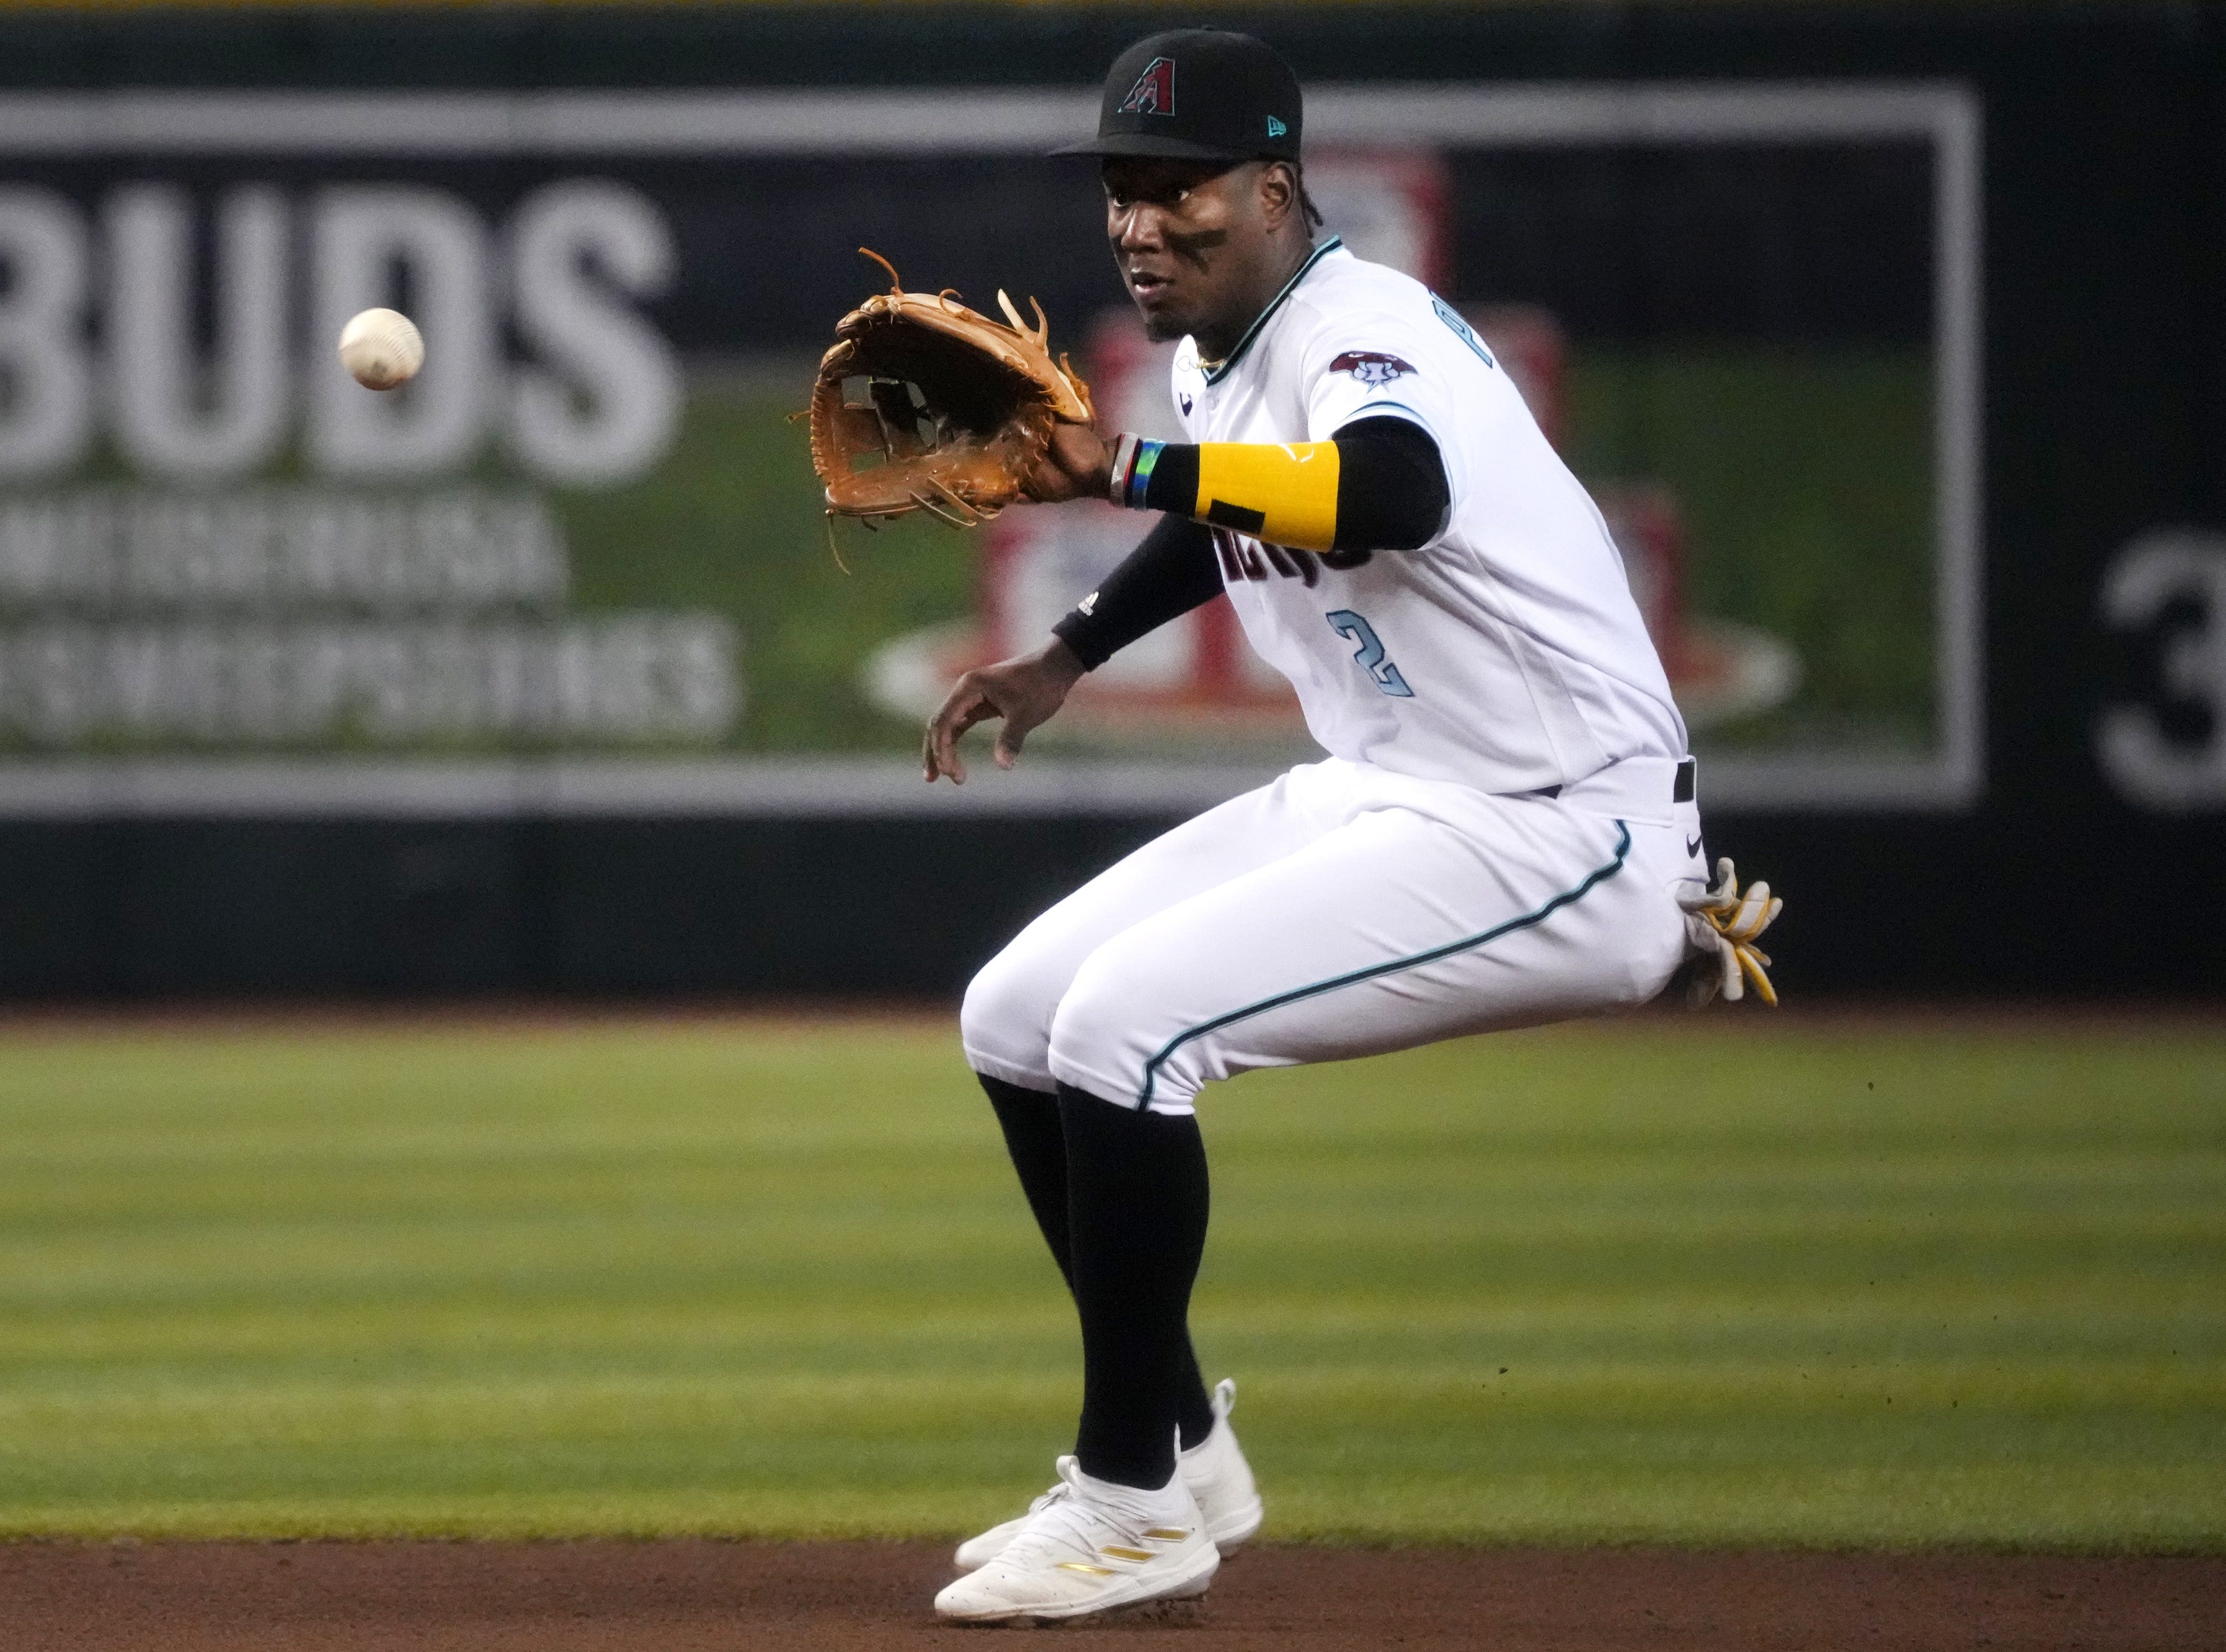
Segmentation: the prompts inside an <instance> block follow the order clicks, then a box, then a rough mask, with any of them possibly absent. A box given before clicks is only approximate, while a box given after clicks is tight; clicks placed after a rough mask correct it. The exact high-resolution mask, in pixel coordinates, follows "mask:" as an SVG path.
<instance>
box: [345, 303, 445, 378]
mask: <svg viewBox="0 0 2226 1652" xmlns="http://www.w3.org/2000/svg"><path fill="white" fill-rule="evenodd" d="M340 365H341V366H343V367H345V368H347V370H348V373H349V376H350V377H352V378H353V379H354V380H355V382H356V383H357V384H361V385H362V386H364V388H365V389H366V390H392V389H393V388H394V387H395V386H396V385H397V384H403V383H404V382H405V381H407V380H408V379H409V378H411V377H412V376H413V375H414V374H415V373H416V372H417V370H418V369H419V368H420V367H422V366H423V365H425V340H424V339H423V336H422V335H421V334H419V333H418V331H417V323H416V322H414V321H411V320H410V318H409V317H408V316H406V315H404V314H403V313H402V312H401V311H400V310H391V309H367V310H366V311H364V312H363V313H362V314H361V315H358V316H357V317H355V319H354V320H353V321H350V322H349V323H348V324H347V326H346V327H342V328H341V329H340Z"/></svg>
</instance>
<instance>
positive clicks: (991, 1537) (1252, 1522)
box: [952, 1376, 1262, 1572]
mask: <svg viewBox="0 0 2226 1652" xmlns="http://www.w3.org/2000/svg"><path fill="white" fill-rule="evenodd" d="M1236 1408H1237V1384H1236V1383H1234V1382H1231V1381H1230V1380H1229V1379H1228V1378H1227V1377H1225V1376H1224V1377H1223V1378H1222V1379H1221V1381H1220V1382H1217V1383H1215V1384H1214V1385H1213V1432H1212V1433H1209V1434H1208V1435H1206V1437H1205V1439H1202V1440H1200V1441H1199V1443H1198V1444H1197V1445H1193V1446H1192V1447H1191V1448H1190V1449H1189V1450H1188V1451H1186V1452H1179V1453H1178V1454H1177V1456H1176V1458H1175V1463H1176V1467H1177V1469H1178V1471H1179V1472H1180V1477H1181V1478H1182V1481H1183V1484H1186V1485H1187V1486H1188V1487H1190V1491H1191V1496H1193V1497H1195V1498H1196V1499H1197V1500H1198V1508H1199V1513H1200V1514H1201V1515H1205V1531H1206V1535H1207V1536H1209V1537H1211V1538H1212V1539H1213V1542H1214V1547H1216V1548H1218V1549H1219V1550H1220V1551H1221V1558H1222V1559H1223V1560H1227V1559H1228V1558H1229V1557H1230V1556H1231V1555H1232V1554H1236V1553H1237V1550H1238V1549H1240V1548H1242V1547H1244V1543H1245V1540H1246V1539H1248V1538H1250V1537H1251V1536H1252V1535H1253V1534H1255V1533H1256V1532H1257V1531H1258V1530H1259V1529H1260V1518H1261V1509H1262V1505H1261V1503H1260V1489H1259V1487H1258V1486H1257V1485H1256V1484H1254V1482H1253V1479H1252V1465H1250V1464H1249V1463H1247V1462H1246V1461H1245V1460H1244V1452H1243V1447H1241V1446H1239V1445H1237V1431H1236V1430H1235V1429H1233V1428H1231V1426H1229V1414H1230V1413H1231V1412H1232V1411H1234V1410H1235V1409H1236ZM1072 1461H1073V1459H1072V1458H1065V1457H1062V1458H1059V1473H1060V1475H1061V1478H1060V1480H1059V1484H1057V1485H1055V1486H1053V1487H1052V1489H1051V1490H1048V1491H1046V1492H1045V1493H1044V1494H1043V1496H1040V1497H1038V1498H1037V1499H1036V1500H1035V1501H1034V1502H1033V1503H1030V1504H1029V1505H1028V1512H1027V1514H1025V1515H1020V1516H1019V1517H1017V1518H1016V1519H1013V1520H1008V1521H1007V1522H1005V1523H1004V1524H1003V1525H1002V1526H992V1527H991V1528H989V1530H988V1531H986V1532H983V1533H982V1534H980V1535H979V1536H978V1537H970V1538H968V1539H967V1540H966V1541H964V1542H963V1543H961V1544H960V1545H959V1546H958V1553H957V1554H956V1555H955V1556H953V1557H952V1558H953V1560H955V1562H956V1563H957V1567H958V1569H959V1570H960V1571H961V1572H972V1571H975V1570H977V1569H978V1568H980V1567H982V1566H987V1565H989V1562H990V1561H992V1560H995V1559H996V1558H997V1556H999V1555H1000V1554H1003V1553H1004V1552H1005V1545H1006V1544H1008V1543H1009V1542H1011V1541H1013V1540H1014V1538H1015V1537H1018V1536H1019V1535H1020V1534H1021V1528H1022V1527H1023V1526H1026V1525H1027V1523H1028V1522H1029V1520H1030V1519H1032V1518H1033V1516H1034V1515H1038V1514H1040V1513H1041V1512H1042V1510H1043V1509H1046V1507H1048V1506H1049V1505H1050V1504H1052V1503H1057V1502H1059V1500H1060V1499H1061V1498H1063V1497H1065V1496H1067V1495H1068V1494H1069V1492H1070V1491H1071V1490H1072V1487H1070V1486H1069V1485H1068V1484H1067V1482H1066V1480H1065V1473H1066V1465H1067V1464H1068V1463H1070V1462H1072Z"/></svg>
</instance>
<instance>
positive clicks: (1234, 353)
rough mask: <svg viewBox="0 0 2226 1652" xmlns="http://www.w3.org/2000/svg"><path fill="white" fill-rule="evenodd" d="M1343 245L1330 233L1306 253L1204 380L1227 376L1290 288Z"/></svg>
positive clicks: (1217, 380) (1214, 379) (1242, 357)
mask: <svg viewBox="0 0 2226 1652" xmlns="http://www.w3.org/2000/svg"><path fill="white" fill-rule="evenodd" d="M1343 245H1345V241H1344V238H1342V237H1340V236H1335V235H1332V236H1331V237H1330V238H1329V239H1328V240H1326V241H1324V242H1323V243H1322V244H1321V245H1320V246H1318V247H1316V248H1315V249H1314V250H1313V251H1312V252H1309V253H1308V254H1307V261H1306V262H1305V263H1304V264H1301V265H1300V266H1299V267H1298V268H1297V269H1296V270H1293V271H1291V278H1290V279H1289V280H1288V281H1287V282H1285V283H1283V290H1282V291H1281V292H1279V293H1277V294H1276V295H1275V297H1273V298H1272V299H1270V300H1269V301H1268V308H1265V309H1263V310H1262V311H1261V312H1260V314H1259V315H1256V316H1255V317H1254V318H1253V320H1252V325H1251V326H1250V327H1246V328H1245V329H1244V336H1243V338H1241V339H1239V340H1237V347H1236V348H1235V349H1234V350H1231V352H1230V353H1229V355H1228V358H1227V359H1225V360H1224V361H1223V362H1222V364H1221V365H1219V366H1218V367H1216V368H1215V369H1214V370H1213V371H1212V372H1210V373H1208V374H1206V376H1205V382H1206V383H1207V384H1219V383H1220V382H1221V381H1222V380H1223V379H1224V378H1228V377H1229V371H1230V369H1231V368H1232V367H1234V366H1235V365H1237V363H1238V362H1240V361H1242V360H1243V359H1244V353H1245V352H1246V351H1247V350H1250V348H1251V347H1252V340H1255V339H1256V338H1258V337H1259V336H1260V329H1261V328H1262V327H1265V326H1267V325H1268V322H1269V318H1270V317H1272V316H1273V315H1275V312H1276V311H1277V310H1279V309H1281V308H1283V301H1284V300H1285V299H1287V298H1288V297H1289V296H1290V295H1291V289H1293V288H1294V287H1296V286H1297V285H1298V284H1299V283H1301V282H1302V281H1304V280H1305V279H1306V278H1307V270H1311V269H1313V267H1314V266H1315V265H1316V264H1320V262H1321V261H1322V260H1323V259H1324V258H1326V257H1328V256H1329V255H1330V254H1331V253H1332V252H1334V251H1337V250H1338V248H1339V247H1341V246H1343Z"/></svg>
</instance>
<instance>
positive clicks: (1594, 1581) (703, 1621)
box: [0, 1541, 2226, 1652]
mask: <svg viewBox="0 0 2226 1652" xmlns="http://www.w3.org/2000/svg"><path fill="white" fill-rule="evenodd" d="M949 1557H950V1550H949V1548H948V1547H947V1546H945V1545H944V1544H941V1543H746V1542H711V1541H680V1542H673V1541H654V1542H649V1541H644V1542H607V1541H598V1542H549V1543H490V1542H386V1543H323V1542H318V1543H163V1544H137V1543H118V1544H66V1543H16V1544H7V1545H0V1646H4V1647H6V1648H7V1649H9V1652H60V1649H70V1652H79V1649H87V1652H90V1649H96V1648H97V1649H99V1652H157V1649H159V1652H277V1649H282V1648H283V1649H285V1652H702V1649H721V1652H725V1649H736V1652H745V1649H746V1652H786V1649H792V1648H794V1649H807V1648H808V1649H811V1652H850V1649H853V1648H860V1649H862V1648H875V1649H908V1648H915V1647H951V1646H975V1647H981V1646H983V1645H984V1644H994V1642H985V1641H984V1639H983V1636H984V1635H985V1634H988V1633H989V1631H984V1630H963V1629H949V1628H944V1627H941V1626H938V1624H937V1623H935V1622H934V1620H933V1618H932V1617H931V1615H930V1612H929V1608H928V1602H929V1600H930V1599H931V1598H932V1594H933V1592H934V1590H935V1588H936V1587H937V1585H938V1584H939V1583H940V1581H941V1580H942V1579H944V1578H946V1577H947V1576H949ZM1062 1634H1063V1636H1064V1638H1063V1639H1062V1640H1061V1642H1059V1643H1060V1644H1061V1645H1064V1646H1069V1647H1072V1648H1074V1649H1077V1652H1084V1649H1087V1648H1090V1647H1093V1646H1104V1647H1112V1646H1116V1645H1117V1646H1122V1647H1129V1648H1133V1647H1135V1646H1137V1645H1138V1644H1139V1643H1140V1637H1151V1636H1157V1637H1161V1638H1162V1639H1164V1640H1166V1641H1167V1642H1168V1643H1169V1644H1171V1645H1173V1646H1178V1647H1180V1648H1183V1649H1186V1652H1270V1649H1272V1652H1345V1649H1348V1648H1351V1649H1359V1648H1376V1647H1401V1648H1439V1647H1446V1648H1451V1647H1479V1648H1481V1647H1490V1648H1492V1649H1495V1652H1530V1649H1546V1648H1553V1649H1555V1652H1588V1649H1618V1652H1620V1649H1642V1648H1643V1649H1646V1652H1687V1649H1691V1652H1750V1649H1756V1652H1759V1649H1769V1652H1778V1649H1785V1652H1793V1649H1826V1648H1831V1649H1841V1648H1894V1649H1911V1652H1916V1649H1932V1648H1941V1649H1947V1648H1956V1649H1965V1648H1972V1647H1988V1648H1997V1649H2029V1652H2040V1649H2050V1652H2055V1649H2070V1648H2081V1649H2089V1652H2120V1649H2123V1652H2160V1649H2179V1648H2188V1649H2195V1648H2201V1647H2216V1646H2218V1645H2220V1644H2222V1642H2226V1558H2219V1557H2208V1558H2169V1557H2112V1558H2101V1557H2097V1558H2077V1557H2063V1556H2047V1555H1968V1554H1892V1555H1885V1554H1764V1553H1744V1554H1743V1553H1714V1554H1712V1553H1700V1552H1691V1551H1678V1550H1664V1549H1610V1550H1600V1549H1594V1550H1561V1551H1544V1550H1526V1549H1465V1550H1451V1549H1357V1548H1316V1547H1272V1546H1271V1547H1264V1548H1262V1549H1260V1550H1258V1551H1256V1552H1253V1553H1248V1554H1244V1555H1243V1556H1240V1557H1239V1558H1238V1559H1237V1560H1236V1561H1234V1562H1232V1563H1231V1565H1230V1566H1228V1567H1226V1568H1225V1569H1224V1571H1223V1573H1222V1574H1221V1577H1220V1578H1219V1579H1218V1580H1217V1582H1216V1584H1215V1585H1214V1588H1213V1592H1212V1595H1211V1596H1210V1598H1208V1601H1207V1603H1206V1605H1205V1610H1204V1611H1203V1612H1202V1613H1201V1614H1200V1615H1199V1619H1198V1621H1197V1622H1195V1623H1188V1624H1184V1625H1180V1626H1169V1625H1154V1624H1148V1623H1125V1624H1120V1625H1117V1626H1109V1627H1103V1628H1098V1629H1088V1630H1078V1629H1069V1630H1064V1631H1062Z"/></svg>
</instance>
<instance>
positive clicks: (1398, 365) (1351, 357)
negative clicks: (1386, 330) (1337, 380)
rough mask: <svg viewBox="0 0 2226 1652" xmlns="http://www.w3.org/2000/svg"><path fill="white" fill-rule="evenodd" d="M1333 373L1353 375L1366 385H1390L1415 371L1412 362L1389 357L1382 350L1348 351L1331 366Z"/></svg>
mask: <svg viewBox="0 0 2226 1652" xmlns="http://www.w3.org/2000/svg"><path fill="white" fill-rule="evenodd" d="M1329 370H1330V371H1331V372H1333V373H1351V375H1352V376H1353V377H1354V378H1358V380H1359V381H1360V382H1361V383H1362V384H1390V382H1391V381H1392V380H1393V379H1395V378H1399V377H1401V376H1402V375H1403V374H1406V373H1410V372H1414V371H1415V365H1414V364H1413V363H1412V362H1409V361H1402V360H1401V359H1399V358H1398V357H1397V356H1387V355H1385V354H1384V353H1383V352H1382V351H1381V350H1348V351H1346V352H1345V353H1344V354H1343V355H1341V356H1339V358H1338V359H1336V360H1335V361H1332V362H1331V363H1330V364H1329Z"/></svg>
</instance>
